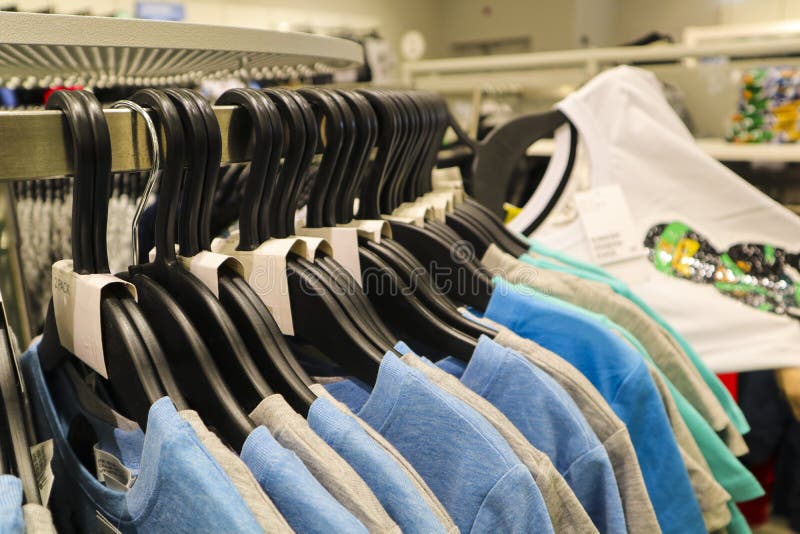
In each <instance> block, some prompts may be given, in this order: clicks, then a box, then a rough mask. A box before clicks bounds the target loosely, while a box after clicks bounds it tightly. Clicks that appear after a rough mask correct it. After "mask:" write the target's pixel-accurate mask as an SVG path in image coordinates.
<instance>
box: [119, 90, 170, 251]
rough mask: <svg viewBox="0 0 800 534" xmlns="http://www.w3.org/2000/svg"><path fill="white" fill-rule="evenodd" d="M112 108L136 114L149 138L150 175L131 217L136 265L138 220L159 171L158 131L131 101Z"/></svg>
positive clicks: (143, 112)
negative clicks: (145, 127)
mask: <svg viewBox="0 0 800 534" xmlns="http://www.w3.org/2000/svg"><path fill="white" fill-rule="evenodd" d="M111 107H112V108H128V109H130V110H131V111H133V112H135V113H138V114H139V115H141V116H142V118H143V119H144V123H145V125H146V126H147V132H148V135H149V138H150V152H151V153H152V154H153V165H152V166H151V168H150V175H149V176H148V177H147V183H146V184H145V187H144V192H143V193H142V196H141V198H140V199H139V202H138V203H137V204H136V213H134V215H133V222H132V223H131V245H132V249H133V250H132V252H133V261H132V262H131V263H132V264H136V263H138V262H139V218H140V217H141V216H142V212H144V208H145V206H146V205H147V200H148V199H149V198H150V194H151V193H152V192H153V188H154V187H155V185H156V179H157V178H158V171H160V170H161V153H160V151H159V148H158V131H157V130H156V125H155V124H154V123H153V119H151V118H150V115H148V113H147V111H146V110H145V109H144V108H143V107H142V106H140V105H139V104H137V103H136V102H133V101H132V100H118V101H116V102H114V103H113V104H111Z"/></svg>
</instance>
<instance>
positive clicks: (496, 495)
mask: <svg viewBox="0 0 800 534" xmlns="http://www.w3.org/2000/svg"><path fill="white" fill-rule="evenodd" d="M345 382H349V380H348V381H345ZM326 388H328V386H326ZM328 391H329V392H331V393H332V394H333V395H334V396H335V397H337V398H338V400H340V401H342V402H344V403H345V404H347V405H348V406H349V407H350V409H351V410H353V411H354V412H356V414H357V415H358V416H359V417H360V418H361V419H363V420H364V421H365V422H366V423H367V424H369V425H370V426H372V427H373V428H374V429H375V430H377V431H378V432H380V433H381V435H383V437H384V438H386V439H387V440H388V441H389V442H390V443H391V444H392V445H394V446H395V448H396V449H397V450H398V451H399V452H400V454H402V455H403V456H404V457H405V458H406V459H407V460H408V461H409V463H410V464H411V465H412V466H413V467H414V469H416V471H417V472H418V473H419V474H420V475H421V476H422V478H423V479H424V480H425V482H426V483H427V484H428V486H429V487H430V488H431V490H432V491H433V492H434V493H435V494H436V497H438V499H439V501H440V502H441V503H442V504H443V505H444V507H445V508H446V509H447V511H448V512H449V513H450V516H451V517H452V518H453V521H454V522H455V524H456V525H457V526H458V528H459V530H461V532H520V533H522V532H545V533H547V532H551V533H552V532H553V526H552V524H551V523H550V517H549V515H548V513H547V508H546V507H545V504H544V500H543V499H542V494H541V493H540V492H539V488H538V487H536V483H535V482H534V481H533V477H532V476H531V474H530V472H529V471H528V469H527V468H526V467H525V465H524V464H523V463H522V462H521V461H520V459H519V458H517V456H516V455H515V454H514V452H513V451H512V450H511V448H510V447H509V445H508V443H506V441H505V440H504V439H503V438H502V436H500V434H498V433H497V430H495V428H494V427H492V425H491V423H489V422H488V421H487V420H486V419H484V418H483V417H482V416H481V415H480V414H478V413H477V412H475V410H473V409H472V408H470V407H469V406H467V405H465V404H464V403H463V402H461V401H459V400H458V399H456V398H454V397H453V396H452V395H449V394H447V393H445V392H444V391H442V390H441V389H439V388H438V387H436V386H435V385H434V384H432V383H431V382H430V381H429V380H428V379H427V378H426V377H425V376H424V375H423V374H422V373H421V372H419V371H418V370H416V369H411V368H410V367H408V366H407V365H405V364H404V363H403V362H401V361H400V359H399V358H397V356H395V355H394V354H392V353H387V354H386V355H385V356H384V357H383V360H382V361H381V366H380V369H379V371H378V378H377V380H376V382H375V387H374V388H373V389H372V392H371V393H370V395H369V397H368V398H367V399H366V402H364V403H363V404H360V403H359V401H360V400H362V397H361V396H360V395H359V394H356V395H353V396H351V395H348V393H349V392H355V393H358V392H359V391H361V390H360V389H359V388H358V387H351V388H349V389H348V388H346V387H336V388H328Z"/></svg>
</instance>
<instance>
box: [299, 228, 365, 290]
mask: <svg viewBox="0 0 800 534" xmlns="http://www.w3.org/2000/svg"><path fill="white" fill-rule="evenodd" d="M297 234H298V235H299V236H311V237H319V238H322V239H324V240H325V241H327V242H328V243H329V244H330V246H331V249H332V250H333V259H335V260H336V261H338V262H339V263H340V264H341V265H342V267H344V268H345V269H347V272H349V273H350V275H351V276H352V277H353V278H355V280H356V282H357V283H358V285H359V286H361V261H360V259H359V257H358V230H356V229H355V228H342V227H339V228H336V227H334V228H329V227H324V228H306V227H304V226H303V227H298V228H297Z"/></svg>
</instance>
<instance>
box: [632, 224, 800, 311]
mask: <svg viewBox="0 0 800 534" xmlns="http://www.w3.org/2000/svg"><path fill="white" fill-rule="evenodd" d="M644 245H645V247H646V248H647V249H648V258H649V259H650V261H651V262H652V263H653V265H654V266H655V267H656V269H658V270H659V271H660V272H662V273H665V274H668V275H670V276H675V277H677V278H683V279H686V280H691V281H692V282H696V283H701V284H711V285H713V286H714V287H715V288H717V289H718V290H719V291H720V292H722V293H724V294H725V295H727V296H729V297H732V298H735V299H737V300H739V301H740V302H743V303H745V304H747V305H748V306H752V307H753V308H757V309H759V310H764V311H769V312H772V313H776V314H781V315H783V314H789V315H792V316H800V286H798V283H797V272H796V271H795V270H794V269H793V268H792V267H790V260H792V259H793V258H794V256H793V255H791V254H788V253H787V252H786V251H784V250H783V249H780V248H776V247H773V246H770V245H764V244H754V243H740V244H736V245H733V246H732V247H730V248H729V249H728V250H727V251H725V252H720V251H718V250H717V249H715V248H714V246H713V245H712V244H711V242H710V241H709V240H708V239H707V238H706V237H705V236H703V235H702V234H700V233H698V232H696V231H695V230H693V229H692V228H690V227H689V226H688V225H686V224H684V223H681V222H671V223H663V224H658V225H656V226H653V227H652V228H650V230H649V231H648V232H647V236H646V237H645V240H644Z"/></svg>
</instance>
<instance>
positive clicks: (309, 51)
mask: <svg viewBox="0 0 800 534" xmlns="http://www.w3.org/2000/svg"><path fill="white" fill-rule="evenodd" d="M362 62H363V51H362V49H361V45H359V44H358V43H355V42H352V41H347V40H344V39H336V38H332V37H325V36H320V35H310V34H303V33H294V32H279V31H270V30H257V29H249V28H231V27H222V26H210V25H204V24H187V23H182V22H164V21H152V20H133V19H116V18H108V17H78V16H71V15H42V14H33V13H9V12H0V81H2V82H3V83H7V84H8V83H10V84H12V85H14V84H18V83H24V82H25V81H26V80H27V81H28V82H31V81H32V80H34V79H43V80H44V82H45V83H44V86H45V87H46V86H49V85H53V84H55V85H59V84H60V83H61V82H58V81H56V80H61V81H67V80H72V81H73V83H74V81H75V80H84V81H83V82H82V83H84V84H88V85H99V86H112V85H117V84H119V85H145V86H155V85H174V84H175V83H180V82H186V81H189V80H199V79H207V78H211V77H216V76H230V75H235V74H236V73H238V72H244V73H245V74H246V75H249V76H251V77H253V75H254V74H256V73H257V72H260V71H262V70H264V69H270V68H272V67H276V66H280V67H289V66H291V67H297V66H299V65H303V66H309V67H315V66H318V65H321V66H324V67H325V68H332V69H336V68H343V67H348V66H353V65H359V64H361V63H362Z"/></svg>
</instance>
